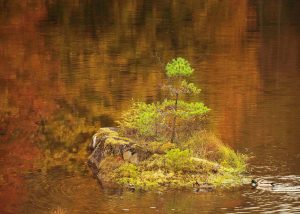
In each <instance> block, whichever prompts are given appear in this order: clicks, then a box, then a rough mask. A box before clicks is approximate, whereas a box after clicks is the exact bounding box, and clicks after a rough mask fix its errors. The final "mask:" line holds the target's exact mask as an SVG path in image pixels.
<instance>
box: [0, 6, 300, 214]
mask: <svg viewBox="0 0 300 214" xmlns="http://www.w3.org/2000/svg"><path fill="white" fill-rule="evenodd" d="M299 12H300V1H298V0H278V1H269V0H265V1H263V0H261V1H255V0H254V1H250V0H249V1H247V0H223V1H213V0H212V1H207V0H197V1H163V2H151V1H143V0H139V1H108V2H106V1H55V0H54V1H45V2H44V1H39V0H36V1H34V0H30V1H14V0H12V1H5V0H0V124H1V126H0V211H1V213H53V212H54V211H55V210H57V209H61V210H63V211H65V212H66V213H261V212H264V213H278V212H282V213H297V212H300V202H299V201H300V200H299V197H300V192H299V185H300V164H299V163H300V152H299V150H300V144H299V139H300V132H299V130H300V107H299V106H300V99H299V97H300V20H299ZM175 56H182V57H185V58H187V59H188V60H189V61H190V62H191V64H192V66H193V67H194V68H195V75H194V77H193V79H192V80H193V81H194V82H196V83H197V84H198V85H199V86H200V87H201V88H202V94H201V96H200V99H201V100H203V101H204V102H205V104H207V105H208V106H209V107H210V108H211V109H212V113H211V116H210V118H211V120H210V128H211V129H213V130H214V131H215V132H216V133H217V134H218V135H219V136H220V137H221V138H222V139H223V141H224V142H225V143H227V144H229V145H231V146H232V147H233V148H234V149H235V150H238V151H240V152H242V153H246V154H247V155H248V156H249V157H250V160H249V173H250V174H251V175H252V176H253V177H254V178H257V179H264V180H266V181H271V182H274V183H276V184H277V186H276V188H274V189H272V190H264V189H252V188H251V187H250V186H245V187H242V188H239V189H231V190H222V191H214V192H209V193H193V192H192V191H172V192H165V193H161V192H128V191H121V190H120V189H113V188H104V189H103V188H101V186H100V185H99V184H98V183H97V181H96V180H95V179H93V178H92V176H91V173H89V172H88V171H80V172H78V173H77V172H76V170H75V172H66V171H65V170H63V169H61V168H59V167H57V168H54V169H52V170H50V172H48V173H44V172H42V170H40V169H39V168H37V167H36V166H35V164H36V163H39V162H41V161H42V154H43V151H42V150H41V147H39V146H38V145H39V143H41V142H43V143H47V144H49V145H50V146H49V148H52V147H59V146H60V145H59V143H58V138H59V137H60V135H56V134H53V133H52V135H51V134H49V133H51V132H49V130H48V132H47V130H44V129H45V127H44V123H46V124H48V126H46V128H48V129H50V128H52V129H53V130H54V131H55V132H58V130H60V131H61V132H62V133H64V134H63V135H64V136H67V137H68V138H67V139H70V144H68V145H67V148H68V149H70V151H73V149H74V148H75V149H76V148H77V147H76V146H78V145H79V144H82V143H87V142H86V141H85V140H86V139H90V138H91V136H92V132H93V128H89V129H88V130H87V128H86V127H88V126H90V127H94V129H95V130H97V128H98V127H99V126H107V125H109V126H111V125H114V122H113V121H114V120H116V119H118V118H119V117H120V114H121V112H122V111H123V110H126V109H127V108H128V106H129V105H130V102H131V100H132V99H135V100H144V101H148V102H150V101H154V100H160V99H162V98H163V95H162V94H161V92H160V86H161V84H162V83H163V81H164V80H165V76H164V64H165V63H166V62H167V61H169V60H170V59H171V58H173V57H175ZM74 124H76V125H77V126H74ZM74 127H76V129H75V128H74ZM53 130H50V131H53ZM83 130H84V131H83ZM89 132H91V133H90V135H89ZM45 133H48V134H47V136H46V134H45ZM74 133H75V134H74ZM50 139H51V140H50ZM51 146H52V147H51ZM82 168H84V166H82ZM73 171H74V170H73Z"/></svg>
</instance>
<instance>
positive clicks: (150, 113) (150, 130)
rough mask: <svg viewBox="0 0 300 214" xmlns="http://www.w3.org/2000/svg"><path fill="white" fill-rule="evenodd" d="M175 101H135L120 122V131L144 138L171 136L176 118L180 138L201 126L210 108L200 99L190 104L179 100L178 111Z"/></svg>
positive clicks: (177, 133) (178, 137)
mask: <svg viewBox="0 0 300 214" xmlns="http://www.w3.org/2000/svg"><path fill="white" fill-rule="evenodd" d="M174 103H175V101H174V100H164V101H163V102H162V103H159V102H157V103H156V104H146V103H143V102H137V103H134V104H133V105H132V106H131V108H130V109H129V110H128V111H127V112H125V113H124V114H123V115H122V118H121V120H120V121H118V124H119V128H120V130H121V132H122V133H123V134H124V135H126V136H130V137H132V136H135V137H139V138H145V139H151V140H152V139H159V140H167V139H170V136H171V130H172V121H173V118H174V116H176V117H177V123H176V126H177V132H176V135H177V139H182V138H185V137H186V136H189V135H191V134H192V132H193V131H195V130H198V129H199V128H201V125H203V124H204V122H205V121H206V118H207V114H208V112H209V111H210V109H209V108H208V107H207V106H205V105H204V104H203V103H201V102H193V103H187V102H184V101H181V100H180V101H178V103H177V111H175V109H174Z"/></svg>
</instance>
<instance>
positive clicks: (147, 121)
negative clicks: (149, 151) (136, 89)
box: [117, 102, 160, 138]
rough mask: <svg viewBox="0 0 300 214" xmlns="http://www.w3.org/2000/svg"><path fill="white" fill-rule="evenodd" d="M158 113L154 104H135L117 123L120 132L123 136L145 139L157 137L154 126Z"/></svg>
mask: <svg viewBox="0 0 300 214" xmlns="http://www.w3.org/2000/svg"><path fill="white" fill-rule="evenodd" d="M159 116H160V115H159V113H158V109H157V106H156V105H155V104H153V103H152V104H146V103H144V102H136V103H133V105H132V106H131V107H130V109H129V110H128V111H127V112H125V113H123V115H122V117H121V120H120V121H117V123H118V125H119V127H120V129H121V130H120V131H121V132H122V133H123V134H125V135H131V136H132V135H136V136H143V137H145V138H149V137H154V136H156V135H157V128H156V125H157V123H158V118H159Z"/></svg>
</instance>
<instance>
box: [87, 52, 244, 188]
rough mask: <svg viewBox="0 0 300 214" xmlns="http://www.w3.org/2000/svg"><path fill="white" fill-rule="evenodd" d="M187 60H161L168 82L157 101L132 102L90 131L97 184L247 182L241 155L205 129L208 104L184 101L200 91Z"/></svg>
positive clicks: (202, 185) (216, 185) (148, 185)
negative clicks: (164, 62) (116, 117)
mask: <svg viewBox="0 0 300 214" xmlns="http://www.w3.org/2000/svg"><path fill="white" fill-rule="evenodd" d="M193 71H194V70H193V69H192V68H191V66H190V64H189V62H188V61H187V60H185V59H183V58H180V57H179V58H176V59H173V60H172V61H171V62H169V63H168V64H167V65H166V75H167V77H168V82H167V83H166V84H164V85H163V86H162V90H163V91H164V92H165V93H166V94H168V98H166V99H165V100H163V101H161V102H155V103H145V102H134V103H133V104H132V106H131V107H130V109H129V110H128V111H127V112H124V113H123V115H122V117H121V119H120V121H117V123H118V127H114V128H112V127H103V128H100V129H99V131H98V132H97V133H96V134H95V135H94V136H93V139H92V143H91V145H90V149H91V155H90V156H89V160H88V164H89V166H90V168H91V169H92V171H93V173H94V175H95V176H96V177H97V179H99V181H101V183H102V184H117V185H120V186H121V187H126V188H129V189H134V190H135V189H140V190H152V189H160V190H161V189H182V188H187V189H193V190H194V191H211V190H213V189H215V188H229V187H236V186H240V185H242V184H244V183H249V179H248V178H247V177H246V176H245V172H246V170H247V169H246V160H247V157H246V155H243V154H240V153H237V152H235V151H234V150H232V149H231V148H230V147H228V146H226V145H224V144H223V143H222V141H221V140H220V139H218V138H217V137H216V135H215V134H214V133H212V132H211V131H209V130H207V128H206V125H207V120H208V116H209V112H210V109H209V108H208V107H207V106H205V105H204V104H203V103H202V102H186V101H184V100H182V99H181V98H189V100H190V99H192V96H193V97H195V96H196V95H198V94H199V93H200V91H201V89H199V88H197V87H196V86H195V85H194V84H193V83H190V82H188V80H187V78H188V77H190V76H191V75H192V74H193Z"/></svg>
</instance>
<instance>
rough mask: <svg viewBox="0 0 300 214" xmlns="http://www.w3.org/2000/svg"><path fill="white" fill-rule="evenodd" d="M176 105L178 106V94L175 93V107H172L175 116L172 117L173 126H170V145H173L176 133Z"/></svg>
mask: <svg viewBox="0 0 300 214" xmlns="http://www.w3.org/2000/svg"><path fill="white" fill-rule="evenodd" d="M177 105H178V93H176V99H175V107H174V110H175V115H174V118H173V124H172V128H173V129H172V135H171V143H174V140H175V133H176V117H177V116H176V112H177Z"/></svg>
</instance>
